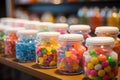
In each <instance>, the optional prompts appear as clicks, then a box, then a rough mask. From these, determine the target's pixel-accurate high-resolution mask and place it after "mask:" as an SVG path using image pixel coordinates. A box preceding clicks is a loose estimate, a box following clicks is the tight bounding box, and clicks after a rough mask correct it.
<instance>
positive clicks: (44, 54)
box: [36, 32, 60, 68]
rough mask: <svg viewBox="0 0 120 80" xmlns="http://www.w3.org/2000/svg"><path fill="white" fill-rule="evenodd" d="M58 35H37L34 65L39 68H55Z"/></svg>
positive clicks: (52, 33) (53, 33) (41, 33)
mask: <svg viewBox="0 0 120 80" xmlns="http://www.w3.org/2000/svg"><path fill="white" fill-rule="evenodd" d="M59 35H60V34H59V33H58V32H40V33H38V34H37V45H36V63H37V64H38V65H39V66H40V67H42V68H54V67H56V65H57V49H58V47H59V44H58V36H59Z"/></svg>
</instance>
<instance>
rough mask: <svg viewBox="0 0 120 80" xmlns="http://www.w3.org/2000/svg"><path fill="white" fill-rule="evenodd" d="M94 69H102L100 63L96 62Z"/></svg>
mask: <svg viewBox="0 0 120 80" xmlns="http://www.w3.org/2000/svg"><path fill="white" fill-rule="evenodd" d="M94 69H95V70H100V69H102V65H101V64H97V65H95V67H94Z"/></svg>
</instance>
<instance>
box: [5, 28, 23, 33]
mask: <svg viewBox="0 0 120 80" xmlns="http://www.w3.org/2000/svg"><path fill="white" fill-rule="evenodd" d="M22 29H24V28H13V27H9V28H7V29H5V33H16V32H17V31H19V30H22Z"/></svg>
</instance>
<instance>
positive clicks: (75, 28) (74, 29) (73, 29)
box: [69, 25, 91, 40]
mask: <svg viewBox="0 0 120 80" xmlns="http://www.w3.org/2000/svg"><path fill="white" fill-rule="evenodd" d="M69 31H70V33H77V34H82V35H83V37H84V39H85V40H86V38H88V37H90V35H89V33H90V31H91V30H90V26H89V25H71V26H70V27H69Z"/></svg>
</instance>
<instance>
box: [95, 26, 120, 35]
mask: <svg viewBox="0 0 120 80" xmlns="http://www.w3.org/2000/svg"><path fill="white" fill-rule="evenodd" d="M118 32H119V29H118V28H117V27H114V26H99V27H97V28H96V29H95V34H96V33H114V34H115V33H116V34H117V33H118Z"/></svg>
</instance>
